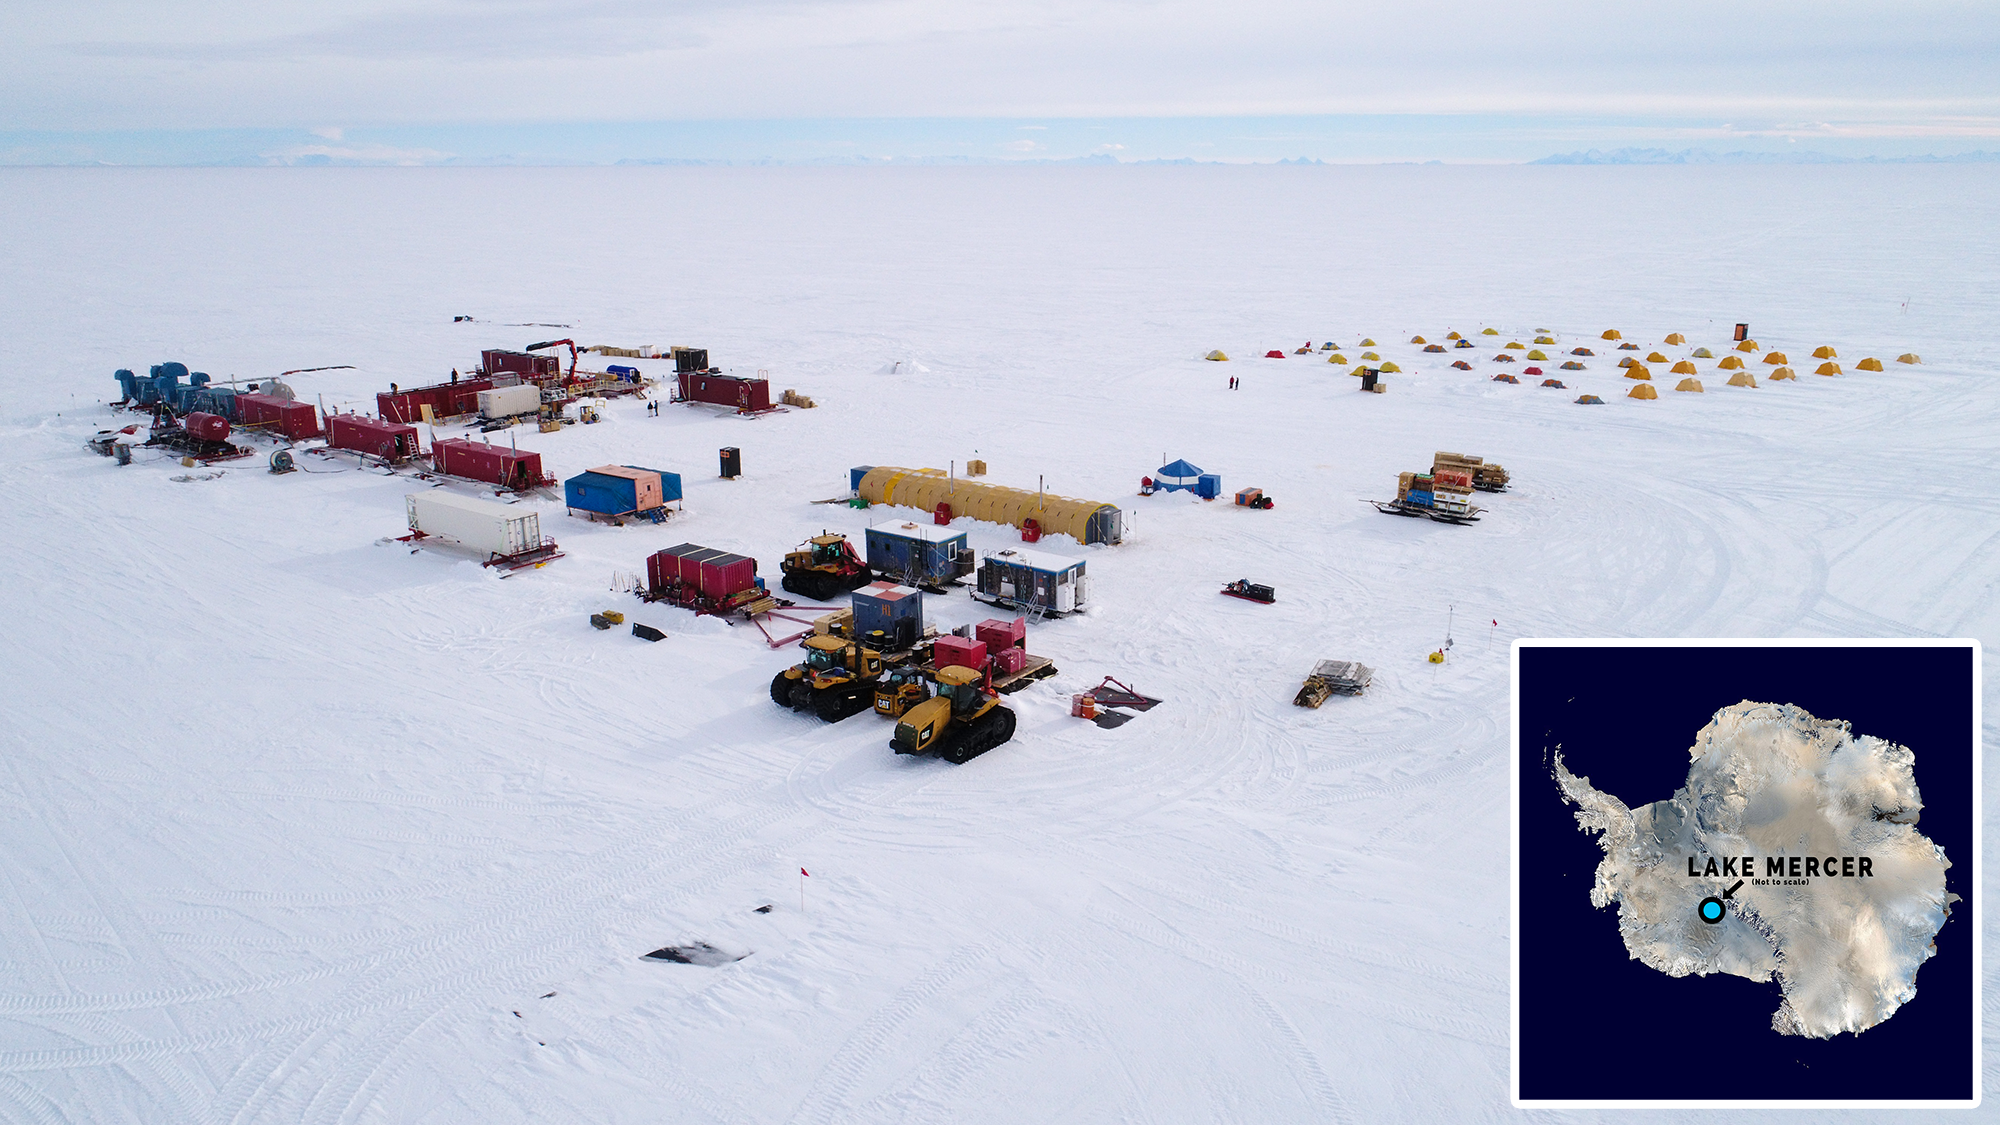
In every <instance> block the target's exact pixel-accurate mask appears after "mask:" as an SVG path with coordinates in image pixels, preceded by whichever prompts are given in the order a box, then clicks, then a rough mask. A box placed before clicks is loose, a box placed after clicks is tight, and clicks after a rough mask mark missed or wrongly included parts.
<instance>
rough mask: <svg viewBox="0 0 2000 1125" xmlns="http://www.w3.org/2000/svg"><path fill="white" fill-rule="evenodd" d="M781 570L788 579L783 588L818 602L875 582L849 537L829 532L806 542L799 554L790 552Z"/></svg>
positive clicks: (783, 581) (785, 580)
mask: <svg viewBox="0 0 2000 1125" xmlns="http://www.w3.org/2000/svg"><path fill="white" fill-rule="evenodd" d="M778 570H779V571H780V572H781V573H783V574H784V576H785V577H784V579H783V580H782V581H781V582H780V583H779V585H782V586H783V587H784V588H785V589H787V590H789V591H791V592H792V593H794V594H797V595H799V596H800V597H804V598H811V599H812V600H814V601H816V602H823V601H828V600H830V599H832V598H834V597H835V596H837V595H839V594H842V593H844V592H846V591H848V590H858V589H860V588H861V587H863V586H866V585H868V583H870V582H872V581H874V580H875V576H874V575H873V574H870V573H869V571H868V564H867V563H865V562H862V561H861V559H860V557H859V556H857V555H856V554H855V553H854V545H853V544H852V543H849V542H848V541H847V536H845V535H833V534H829V533H827V532H821V533H820V534H818V535H815V536H813V537H812V538H811V539H808V540H806V541H805V542H804V543H802V544H800V545H799V549H798V550H796V551H788V552H786V554H785V558H784V561H783V562H780V563H779V564H778Z"/></svg>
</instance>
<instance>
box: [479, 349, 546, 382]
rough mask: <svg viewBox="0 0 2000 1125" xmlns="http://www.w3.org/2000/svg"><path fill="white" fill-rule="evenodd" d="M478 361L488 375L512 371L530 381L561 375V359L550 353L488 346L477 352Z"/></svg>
mask: <svg viewBox="0 0 2000 1125" xmlns="http://www.w3.org/2000/svg"><path fill="white" fill-rule="evenodd" d="M479 363H480V366H481V367H483V368H484V369H485V371H486V373H487V374H489V375H491V374H494V373H495V372H500V371H513V372H516V373H518V374H519V375H520V376H521V377H522V378H523V379H527V380H530V381H532V380H535V379H559V378H561V377H562V360H560V359H558V358H556V357H555V356H552V355H536V354H534V353H533V352H510V351H503V350H501V349H499V348H488V349H486V350H485V351H483V352H480V353H479ZM489 389H490V388H489Z"/></svg>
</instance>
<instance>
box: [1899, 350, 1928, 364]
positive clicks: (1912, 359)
mask: <svg viewBox="0 0 2000 1125" xmlns="http://www.w3.org/2000/svg"><path fill="white" fill-rule="evenodd" d="M1896 362H1897V363H1922V362H1923V360H1921V359H1919V358H1917V353H1915V352H1904V353H1903V354H1902V355H1899V356H1897V357H1896Z"/></svg>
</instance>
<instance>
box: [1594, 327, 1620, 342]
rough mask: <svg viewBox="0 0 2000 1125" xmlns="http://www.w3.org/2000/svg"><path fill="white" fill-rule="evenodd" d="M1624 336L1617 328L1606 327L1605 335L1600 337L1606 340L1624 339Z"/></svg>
mask: <svg viewBox="0 0 2000 1125" xmlns="http://www.w3.org/2000/svg"><path fill="white" fill-rule="evenodd" d="M1624 338H1625V337H1624V336H1623V335H1622V334H1621V333H1620V332H1619V331H1618V330H1617V329H1616V328H1607V329H1605V330H1604V335H1603V336H1601V337H1599V339H1604V340H1623V339H1624Z"/></svg>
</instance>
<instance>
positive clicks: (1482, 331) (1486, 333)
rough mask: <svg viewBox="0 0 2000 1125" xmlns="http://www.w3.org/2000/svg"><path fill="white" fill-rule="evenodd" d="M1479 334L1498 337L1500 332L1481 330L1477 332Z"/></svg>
mask: <svg viewBox="0 0 2000 1125" xmlns="http://www.w3.org/2000/svg"><path fill="white" fill-rule="evenodd" d="M1479 334H1480V335H1481V336H1498V335H1499V334H1500V330H1499V329H1498V328H1482V329H1480V330H1479Z"/></svg>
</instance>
